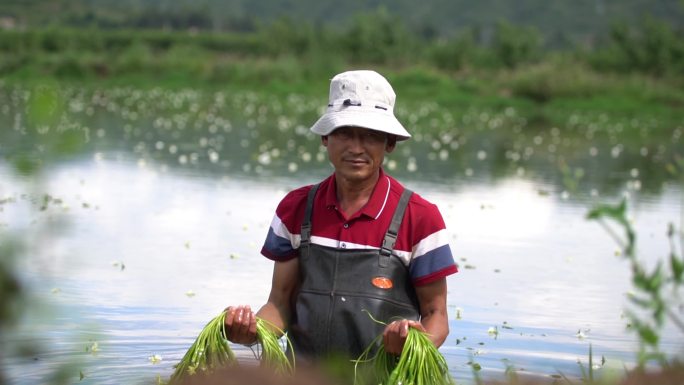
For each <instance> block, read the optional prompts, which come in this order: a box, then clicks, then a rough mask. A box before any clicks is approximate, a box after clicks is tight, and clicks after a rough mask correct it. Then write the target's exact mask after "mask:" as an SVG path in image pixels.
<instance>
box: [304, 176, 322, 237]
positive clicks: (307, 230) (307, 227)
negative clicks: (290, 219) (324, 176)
mask: <svg viewBox="0 0 684 385" xmlns="http://www.w3.org/2000/svg"><path fill="white" fill-rule="evenodd" d="M319 186H320V184H315V185H313V187H311V190H309V194H308V195H307V196H306V208H305V209H304V219H303V220H302V227H301V231H300V234H301V235H300V236H301V240H300V242H299V247H300V248H301V247H302V246H308V245H309V241H310V240H311V213H312V212H313V202H314V197H315V196H316V191H318V187H319Z"/></svg>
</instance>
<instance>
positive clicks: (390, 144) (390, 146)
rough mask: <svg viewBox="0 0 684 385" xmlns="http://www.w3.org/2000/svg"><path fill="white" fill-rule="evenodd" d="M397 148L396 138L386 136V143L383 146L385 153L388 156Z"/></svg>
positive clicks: (394, 136)
mask: <svg viewBox="0 0 684 385" xmlns="http://www.w3.org/2000/svg"><path fill="white" fill-rule="evenodd" d="M396 147H397V136H396V135H387V143H386V144H385V152H387V153H388V154H389V153H390V152H392V151H394V149H395V148H396Z"/></svg>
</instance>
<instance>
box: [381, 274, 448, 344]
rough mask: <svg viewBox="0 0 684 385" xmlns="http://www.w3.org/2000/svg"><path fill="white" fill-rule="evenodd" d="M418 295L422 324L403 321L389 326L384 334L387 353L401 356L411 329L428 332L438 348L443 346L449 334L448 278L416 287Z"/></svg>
mask: <svg viewBox="0 0 684 385" xmlns="http://www.w3.org/2000/svg"><path fill="white" fill-rule="evenodd" d="M416 295H417V296H418V302H419V304H420V316H421V319H420V322H418V321H410V320H401V321H394V322H392V323H390V324H389V325H387V327H386V328H385V331H384V333H383V342H384V344H385V351H386V352H388V353H391V354H397V355H398V354H401V351H402V349H403V348H404V342H406V337H407V336H408V328H409V327H413V328H416V329H418V330H422V331H425V332H427V334H428V335H429V337H430V340H431V341H432V343H433V344H435V346H436V347H440V346H442V344H443V343H444V340H445V339H446V337H447V335H448V334H449V317H448V315H447V310H446V297H447V285H446V278H441V279H439V280H437V281H434V282H431V283H428V284H426V285H422V286H418V287H416Z"/></svg>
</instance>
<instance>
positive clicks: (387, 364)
mask: <svg viewBox="0 0 684 385" xmlns="http://www.w3.org/2000/svg"><path fill="white" fill-rule="evenodd" d="M381 339H382V335H381V336H379V337H377V338H376V339H375V340H374V341H373V342H372V343H371V344H370V345H369V346H368V348H366V350H365V351H364V352H363V353H362V354H361V356H360V357H359V359H358V360H356V366H357V368H356V369H358V365H359V364H360V363H369V364H370V365H372V368H371V377H374V378H373V380H372V381H373V382H372V383H373V384H380V385H453V384H455V382H454V380H453V378H451V375H450V374H449V368H448V366H447V362H446V359H445V358H444V356H442V354H441V353H439V351H438V350H437V347H436V346H435V345H434V344H433V343H432V341H431V340H430V338H429V337H428V334H427V333H425V332H422V331H420V330H418V329H415V328H409V331H408V336H407V337H406V342H405V343H404V348H403V350H402V352H401V355H400V356H399V357H397V356H396V355H393V354H389V353H387V352H386V351H385V348H384V345H383V344H382V343H380V342H381ZM378 344H379V345H380V346H379V347H378V350H377V352H376V353H375V354H374V355H371V352H372V350H373V349H374V347H375V346H376V345H378ZM366 380H368V379H367V378H359V377H358V376H356V375H355V383H359V381H361V383H363V381H366Z"/></svg>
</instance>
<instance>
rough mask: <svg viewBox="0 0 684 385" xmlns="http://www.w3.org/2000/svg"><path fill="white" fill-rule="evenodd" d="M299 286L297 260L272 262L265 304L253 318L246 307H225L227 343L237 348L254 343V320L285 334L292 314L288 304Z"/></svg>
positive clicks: (249, 309)
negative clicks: (239, 345)
mask: <svg viewBox="0 0 684 385" xmlns="http://www.w3.org/2000/svg"><path fill="white" fill-rule="evenodd" d="M298 282H299V258H292V259H291V260H289V261H285V262H275V263H274V265H273V278H272V281H271V292H270V294H269V296H268V301H267V302H266V304H265V305H264V306H262V307H261V309H259V311H258V312H257V314H256V315H254V313H253V312H252V310H251V308H250V307H249V306H237V307H232V306H231V307H228V308H227V309H226V321H225V325H226V334H227V337H228V340H229V341H232V342H235V343H239V344H252V343H254V342H256V317H259V318H263V319H264V320H266V321H268V322H270V323H272V324H273V325H275V326H277V327H278V328H279V329H280V330H283V331H285V330H287V327H288V326H289V324H290V315H291V314H292V311H291V308H290V303H291V298H292V295H293V293H294V291H295V290H296V288H297V285H298Z"/></svg>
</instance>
